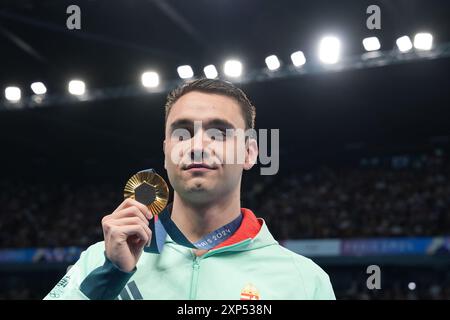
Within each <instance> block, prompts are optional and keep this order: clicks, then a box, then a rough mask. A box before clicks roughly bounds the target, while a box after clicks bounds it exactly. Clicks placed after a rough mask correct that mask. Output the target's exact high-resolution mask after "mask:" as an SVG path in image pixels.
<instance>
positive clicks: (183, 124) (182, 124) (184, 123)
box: [170, 118, 235, 131]
mask: <svg viewBox="0 0 450 320" xmlns="http://www.w3.org/2000/svg"><path fill="white" fill-rule="evenodd" d="M192 126H194V121H192V120H189V119H178V120H175V121H174V122H172V123H171V124H170V131H174V130H175V129H178V128H187V127H192ZM202 126H203V127H205V128H217V127H219V128H225V129H235V126H234V125H233V124H232V123H231V122H229V121H227V120H224V119H219V118H216V119H211V120H208V121H202Z"/></svg>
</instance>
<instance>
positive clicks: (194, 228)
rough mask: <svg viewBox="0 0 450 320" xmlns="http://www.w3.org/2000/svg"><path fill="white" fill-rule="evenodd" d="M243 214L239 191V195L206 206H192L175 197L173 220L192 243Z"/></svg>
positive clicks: (177, 196)
mask: <svg viewBox="0 0 450 320" xmlns="http://www.w3.org/2000/svg"><path fill="white" fill-rule="evenodd" d="M240 213H241V205H240V197H239V191H238V192H237V194H234V195H230V196H228V197H223V198H221V200H220V201H214V202H211V203H206V204H201V205H197V204H192V203H190V202H188V201H186V200H185V199H183V198H181V197H180V196H179V195H178V194H177V193H175V195H174V200H173V206H172V220H173V221H174V222H175V224H176V225H177V227H178V228H179V229H180V230H181V232H183V234H184V235H185V236H186V238H188V239H189V240H190V241H191V242H196V241H198V240H200V239H201V238H202V237H204V236H205V235H207V234H208V233H210V232H212V231H214V230H216V229H218V228H220V227H222V226H224V225H226V224H227V223H230V222H231V221H233V220H234V219H236V218H237V217H238V216H239V214H240Z"/></svg>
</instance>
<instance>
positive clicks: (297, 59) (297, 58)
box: [291, 51, 306, 67]
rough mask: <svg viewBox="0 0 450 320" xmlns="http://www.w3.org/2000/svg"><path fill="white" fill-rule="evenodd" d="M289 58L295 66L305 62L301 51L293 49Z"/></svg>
mask: <svg viewBox="0 0 450 320" xmlns="http://www.w3.org/2000/svg"><path fill="white" fill-rule="evenodd" d="M291 60H292V64H293V65H294V66H295V67H301V66H302V65H304V64H305V63H306V58H305V55H304V54H303V52H302V51H295V52H294V53H292V54H291Z"/></svg>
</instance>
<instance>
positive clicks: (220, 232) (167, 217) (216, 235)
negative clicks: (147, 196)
mask: <svg viewBox="0 0 450 320" xmlns="http://www.w3.org/2000/svg"><path fill="white" fill-rule="evenodd" d="M171 216H172V205H171V204H169V205H168V206H167V207H166V208H165V209H164V210H163V211H162V212H161V213H160V214H159V215H157V216H155V217H154V218H153V219H152V220H150V225H149V226H150V229H151V230H152V240H151V243H150V246H148V247H145V248H144V251H145V252H150V253H161V252H162V250H163V247H164V242H165V240H166V236H167V235H169V236H170V237H171V238H172V240H174V241H175V242H176V243H178V244H180V245H182V246H185V247H188V248H193V249H201V250H209V249H212V248H214V247H216V246H218V245H219V244H221V243H222V242H224V241H225V240H227V239H228V238H229V237H230V236H231V235H232V234H233V233H234V232H235V231H236V230H237V229H238V228H239V226H240V225H241V222H242V214H240V215H239V216H238V217H237V218H236V219H234V220H233V221H231V222H230V223H228V224H226V225H224V226H222V227H220V228H218V229H216V230H214V231H213V232H210V233H208V234H207V235H206V236H204V237H203V238H201V239H200V240H198V241H197V242H195V243H192V242H190V241H189V240H188V239H187V238H186V237H185V236H184V234H183V233H182V232H181V231H180V229H178V227H177V226H176V224H175V223H174V222H173V220H172V218H171Z"/></svg>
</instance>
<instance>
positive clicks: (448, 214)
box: [248, 155, 450, 240]
mask: <svg viewBox="0 0 450 320" xmlns="http://www.w3.org/2000/svg"><path fill="white" fill-rule="evenodd" d="M391 160H392V161H391V162H390V164H389V165H380V164H378V163H377V161H374V163H372V164H371V163H370V162H369V163H367V161H365V162H364V161H362V165H361V166H360V167H359V168H356V169H355V168H333V169H332V168H329V167H327V168H320V169H317V170H314V171H311V172H304V173H298V172H293V173H291V174H286V175H285V176H284V177H283V178H281V179H273V178H268V179H267V181H268V182H267V183H266V184H265V185H264V184H260V183H257V184H253V188H252V190H251V191H250V192H249V194H250V195H251V197H250V199H248V201H249V202H250V203H252V204H253V206H252V207H253V208H255V211H256V212H257V214H258V215H259V216H261V217H264V218H265V219H266V221H267V223H268V226H269V228H270V229H271V231H272V233H273V234H274V236H275V237H276V238H277V239H282V240H284V239H299V238H350V237H384V236H432V235H448V234H450V166H449V163H448V162H447V161H444V158H443V157H442V156H436V155H432V156H424V157H421V158H418V159H414V160H413V161H412V159H409V158H404V159H401V158H400V159H395V158H394V159H391ZM395 160H402V161H395ZM392 162H393V163H392ZM252 198H253V199H252Z"/></svg>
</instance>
